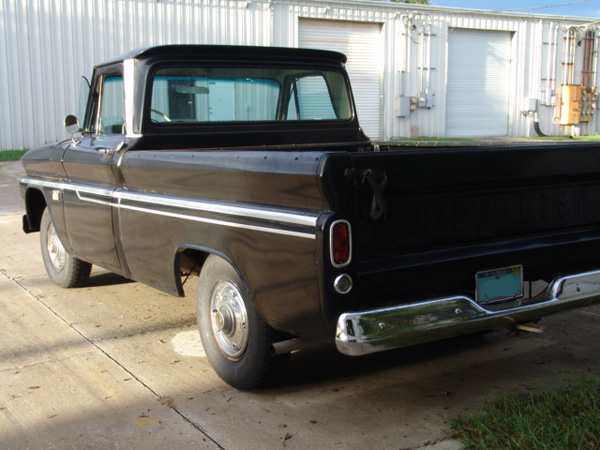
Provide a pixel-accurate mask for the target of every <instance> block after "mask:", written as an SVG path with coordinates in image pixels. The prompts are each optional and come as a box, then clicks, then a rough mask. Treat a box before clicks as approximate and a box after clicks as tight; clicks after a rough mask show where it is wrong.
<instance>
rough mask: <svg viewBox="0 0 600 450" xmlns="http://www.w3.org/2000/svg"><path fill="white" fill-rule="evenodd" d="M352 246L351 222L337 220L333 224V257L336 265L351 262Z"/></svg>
mask: <svg viewBox="0 0 600 450" xmlns="http://www.w3.org/2000/svg"><path fill="white" fill-rule="evenodd" d="M351 257H352V247H351V239H350V224H349V223H348V222H346V221H337V222H334V224H333V225H332V226H331V258H332V260H331V261H332V263H333V265H334V266H343V265H346V264H348V263H349V262H350V258H351Z"/></svg>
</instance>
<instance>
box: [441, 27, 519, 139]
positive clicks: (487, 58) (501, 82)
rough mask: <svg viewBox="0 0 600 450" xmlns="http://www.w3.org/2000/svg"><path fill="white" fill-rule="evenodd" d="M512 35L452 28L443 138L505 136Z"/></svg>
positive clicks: (449, 39) (506, 131) (449, 43)
mask: <svg viewBox="0 0 600 450" xmlns="http://www.w3.org/2000/svg"><path fill="white" fill-rule="evenodd" d="M511 52H512V33H510V32H505V31H489V30H466V29H459V28H452V29H450V30H449V35H448V87H447V91H446V137H475V136H506V135H508V123H509V92H510V78H511V77H510V74H511V70H510V67H511Z"/></svg>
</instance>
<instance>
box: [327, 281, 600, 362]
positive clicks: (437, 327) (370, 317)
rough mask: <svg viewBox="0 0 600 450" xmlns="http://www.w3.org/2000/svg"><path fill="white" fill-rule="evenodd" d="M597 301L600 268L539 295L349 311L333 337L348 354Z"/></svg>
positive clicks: (446, 335) (455, 299)
mask: <svg viewBox="0 0 600 450" xmlns="http://www.w3.org/2000/svg"><path fill="white" fill-rule="evenodd" d="M595 303H600V270H599V271H595V272H587V273H580V274H576V275H570V276H565V277H561V278H557V279H556V280H554V281H553V282H552V283H550V284H549V285H548V287H547V289H546V290H545V291H544V292H542V293H541V294H539V295H537V296H535V297H532V298H528V299H522V300H516V301H512V302H509V303H503V304H499V305H480V304H478V303H476V302H475V300H473V299H472V298H469V297H466V296H456V297H447V298H439V299H433V300H429V301H424V302H419V303H411V304H404V305H399V306H393V307H389V308H382V309H374V310H367V311H358V312H348V313H344V314H342V315H341V316H340V317H339V319H338V324H337V330H336V336H335V342H336V346H337V348H338V350H339V351H340V352H341V353H343V354H345V355H351V356H359V355H365V354H368V353H375V352H379V351H383V350H390V349H394V348H399V347H404V346H408V345H414V344H419V343H422V342H428V341H434V340H438V339H445V338H449V337H453V336H459V335H462V334H468V333H473V332H477V331H481V330H486V329H493V328H501V327H505V326H509V325H512V324H518V323H523V322H528V321H531V320H534V319H539V318H541V317H544V316H548V315H551V314H556V313H559V312H562V311H567V310H570V309H576V308H580V307H583V306H588V305H592V304H595Z"/></svg>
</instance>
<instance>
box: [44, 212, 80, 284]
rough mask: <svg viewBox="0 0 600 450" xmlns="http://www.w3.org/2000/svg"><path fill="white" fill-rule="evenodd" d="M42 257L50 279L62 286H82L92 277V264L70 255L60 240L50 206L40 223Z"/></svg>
mask: <svg viewBox="0 0 600 450" xmlns="http://www.w3.org/2000/svg"><path fill="white" fill-rule="evenodd" d="M40 244H41V247H42V259H43V260H44V266H45V267H46V272H48V276H49V277H50V279H51V280H52V281H53V282H54V283H55V284H57V285H58V286H60V287H63V288H72V287H77V286H81V285H82V284H84V283H85V282H86V281H87V280H88V278H89V277H90V272H91V270H92V265H91V264H90V263H87V262H85V261H82V260H80V259H78V258H75V257H74V256H72V255H70V254H69V253H68V252H67V250H66V249H65V247H64V245H63V244H62V242H61V241H60V238H59V237H58V234H57V233H56V228H54V223H53V222H52V217H51V216H50V212H49V211H48V208H46V209H45V210H44V213H43V214H42V221H41V224H40Z"/></svg>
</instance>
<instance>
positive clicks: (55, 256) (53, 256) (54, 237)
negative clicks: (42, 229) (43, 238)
mask: <svg viewBox="0 0 600 450" xmlns="http://www.w3.org/2000/svg"><path fill="white" fill-rule="evenodd" d="M46 246H47V248H48V256H49V258H50V263H51V264H52V267H54V270H56V271H57V272H60V271H61V270H63V268H64V267H65V255H66V250H65V248H64V247H63V245H62V242H60V239H59V238H58V234H56V229H55V228H54V224H53V223H50V226H49V227H48V242H47V243H46Z"/></svg>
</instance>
